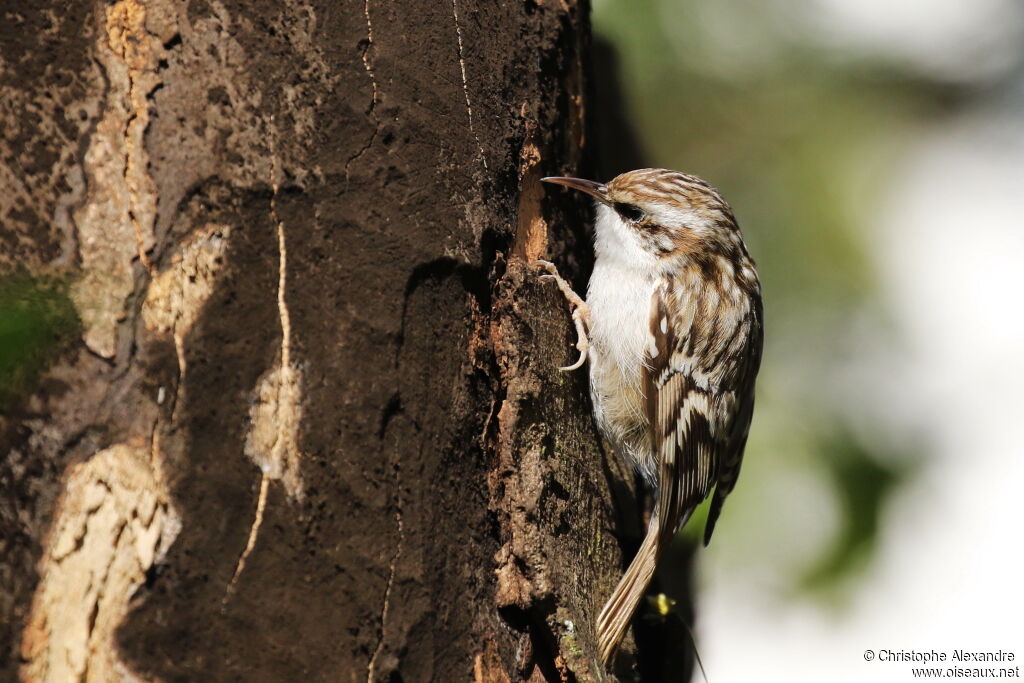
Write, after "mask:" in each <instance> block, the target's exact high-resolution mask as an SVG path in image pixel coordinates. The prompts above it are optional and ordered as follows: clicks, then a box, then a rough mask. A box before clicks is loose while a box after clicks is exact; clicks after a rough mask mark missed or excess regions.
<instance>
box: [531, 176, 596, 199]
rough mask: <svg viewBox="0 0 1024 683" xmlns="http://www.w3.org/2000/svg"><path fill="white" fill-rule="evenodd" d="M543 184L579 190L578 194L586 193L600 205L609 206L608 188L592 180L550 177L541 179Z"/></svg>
mask: <svg viewBox="0 0 1024 683" xmlns="http://www.w3.org/2000/svg"><path fill="white" fill-rule="evenodd" d="M540 180H541V182H543V183H554V184H555V185H564V186H565V187H568V188H571V189H573V190H579V191H580V192H586V193H587V194H589V195H590V196H591V197H593V198H594V199H596V200H597V201H599V202H601V203H602V204H609V205H610V204H611V201H610V200H609V199H608V188H607V186H605V184H604V183H599V182H596V181H593V180H584V179H583V178H562V177H551V178H541V179H540Z"/></svg>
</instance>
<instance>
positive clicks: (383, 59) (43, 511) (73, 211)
mask: <svg viewBox="0 0 1024 683" xmlns="http://www.w3.org/2000/svg"><path fill="white" fill-rule="evenodd" d="M7 12H8V14H7V16H10V17H13V18H12V20H11V21H10V22H8V24H9V25H8V26H7V27H5V28H4V29H3V30H4V31H6V32H7V33H8V34H9V35H8V34H5V35H4V36H3V39H2V40H0V60H2V61H0V118H2V121H3V125H4V128H5V136H4V137H3V138H2V139H0V155H2V158H0V180H2V181H3V182H4V184H5V187H6V188H9V189H8V190H5V192H4V193H2V196H0V218H2V220H3V224H2V228H0V266H3V268H4V269H5V271H11V270H14V269H18V270H21V271H25V272H28V273H30V274H33V275H46V276H50V277H53V276H56V277H61V278H66V279H67V281H68V282H70V293H71V299H72V301H73V302H74V305H75V307H76V309H77V311H78V315H79V317H80V319H81V323H82V333H81V335H80V336H79V338H77V339H76V340H75V341H74V343H72V344H71V345H70V346H67V347H62V348H61V349H59V353H58V355H57V356H56V357H55V358H54V359H53V360H52V363H51V365H50V367H49V369H48V370H47V371H46V373H45V375H44V377H43V378H42V379H41V380H40V381H39V382H38V383H37V385H36V386H35V388H34V389H33V390H32V391H31V392H30V393H29V395H25V396H22V397H21V398H20V400H19V401H18V402H16V404H12V406H10V408H9V409H5V412H4V414H3V415H2V417H0V446H2V447H3V450H4V452H5V454H6V455H5V458H4V460H3V462H2V463H0V484H2V486H3V491H2V494H3V498H4V499H5V500H8V501H9V502H8V503H7V504H5V505H4V506H3V507H0V531H2V532H3V534H2V536H0V538H2V541H0V548H2V550H3V552H2V553H0V607H2V608H3V609H4V614H5V620H4V625H3V628H2V630H0V637H2V638H3V643H2V648H0V652H2V654H0V657H2V659H0V671H2V672H3V674H5V678H14V677H17V676H20V677H22V678H23V679H24V680H39V681H46V680H54V681H56V680H60V681H66V680H82V681H85V680H112V679H125V680H135V679H138V680H196V679H202V680H236V679H239V678H244V679H245V680H275V681H277V680H294V679H299V678H300V677H301V678H304V679H313V680H332V681H333V680H339V679H340V680H360V681H361V680H366V681H370V682H373V681H396V680H415V681H421V680H422V681H426V680H437V681H448V680H475V681H479V682H481V683H483V682H491V681H501V682H503V681H517V680H531V681H540V680H548V681H572V680H593V681H601V680H610V678H611V677H610V676H608V675H607V674H605V673H604V672H602V671H601V669H600V665H599V663H598V657H597V652H596V648H595V642H594V632H593V627H592V623H593V619H594V617H595V615H596V613H597V610H598V609H599V608H600V605H601V601H602V600H603V599H604V597H605V596H607V594H608V593H609V592H610V591H611V588H612V586H613V585H614V583H615V581H616V579H617V578H618V575H619V573H620V570H621V566H622V556H621V553H620V548H619V544H618V541H617V540H616V539H617V537H618V535H619V533H617V532H616V531H615V530H616V529H618V528H620V527H622V522H621V520H619V519H618V517H617V516H616V513H615V510H616V508H617V506H619V505H620V504H621V503H623V502H624V501H629V500H631V499H632V495H633V493H632V490H631V486H632V484H631V481H632V479H631V475H630V474H629V473H627V472H625V471H623V469H622V466H621V465H620V464H619V463H617V462H616V461H615V460H613V459H612V458H611V457H609V455H608V454H606V453H604V452H603V451H602V449H601V447H600V445H599V440H598V437H597V434H596V432H595V430H594V426H593V424H592V420H591V419H590V417H589V405H588V401H587V399H586V380H585V376H584V374H583V373H574V374H563V373H559V372H558V371H557V370H556V367H557V366H559V365H565V364H566V363H567V362H571V356H572V354H573V349H572V346H571V344H572V342H573V341H574V340H573V338H572V337H573V330H572V325H571V323H570V321H569V316H568V312H567V311H566V310H565V307H564V304H563V302H562V298H561V295H560V294H559V293H558V292H557V291H556V290H555V289H554V287H553V286H549V285H548V284H545V283H543V282H541V281H539V280H538V279H537V277H536V273H535V271H533V270H532V269H531V268H530V266H529V265H528V264H529V262H530V261H531V260H533V259H535V258H538V257H555V258H557V259H559V260H560V265H561V266H562V267H563V272H569V273H575V274H576V275H577V277H579V276H580V275H581V274H585V271H586V270H587V268H588V267H589V263H588V261H587V259H588V258H589V246H588V245H587V241H586V239H585V234H584V233H583V229H582V227H581V224H580V220H579V216H580V215H582V214H584V213H585V210H584V209H583V207H582V206H580V205H565V206H560V205H554V204H550V205H549V203H548V202H547V201H545V198H544V195H543V194H542V191H541V189H540V188H539V186H538V183H537V180H538V179H539V177H540V176H542V175H560V174H569V173H578V172H582V173H584V174H585V173H587V171H588V166H589V164H590V159H591V157H592V150H589V149H588V147H587V141H586V140H587V138H586V135H585V131H586V125H585V122H584V109H583V107H584V92H583V84H584V78H583V74H584V73H585V70H586V69H585V66H586V65H585V59H586V51H587V47H588V23H587V7H586V6H585V4H584V5H580V4H577V3H575V2H560V3H547V2H545V3H538V2H525V3H476V2H467V1H466V0H452V1H451V3H450V5H449V4H444V3H442V4H440V5H436V6H416V7H413V5H410V4H409V3H404V2H397V1H378V0H364V2H361V3H360V2H349V3H345V4H342V5H338V4H336V3H313V4H306V3H299V2H297V1H294V0H293V1H286V2H283V3H279V2H257V3H251V2H229V1H223V0H210V2H203V1H198V2H191V3H185V4H182V3H175V2H171V1H170V0H151V1H143V0H119V1H118V2H114V3H105V2H79V3H76V4H74V5H72V6H69V5H67V4H66V3H60V4H56V3H51V4H50V5H46V3H43V5H36V6H33V7H32V8H31V9H20V6H14V5H12V7H11V8H8V9H7ZM566 201H569V200H566ZM577 259H580V260H577ZM632 524H633V526H636V523H635V520H634V521H633V522H632ZM634 531H635V530H634Z"/></svg>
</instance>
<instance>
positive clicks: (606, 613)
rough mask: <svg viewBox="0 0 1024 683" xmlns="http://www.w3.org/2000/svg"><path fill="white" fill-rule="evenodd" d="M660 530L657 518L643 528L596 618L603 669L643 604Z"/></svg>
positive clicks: (660, 546) (659, 544) (657, 552)
mask: <svg viewBox="0 0 1024 683" xmlns="http://www.w3.org/2000/svg"><path fill="white" fill-rule="evenodd" d="M661 536H663V534H662V533H661V530H660V529H659V525H658V520H657V517H652V518H651V522H650V524H649V525H648V526H647V535H646V536H644V541H643V543H641V544H640V550H638V551H637V553H636V557H634V558H633V561H632V562H630V563H629V568H628V569H626V573H625V574H623V575H622V579H621V580H619V585H617V586H616V587H615V590H614V591H613V592H612V596H611V597H610V598H608V602H607V603H605V606H604V607H603V608H602V609H601V614H599V615H598V617H597V643H598V649H599V650H600V652H601V660H602V661H603V662H604V664H605V665H606V666H607V665H608V662H610V661H611V659H612V656H613V655H614V654H615V650H616V649H618V647H619V643H620V642H622V638H623V637H624V636H625V635H626V630H627V629H629V623H630V622H631V621H632V620H633V613H634V612H636V608H637V607H638V606H639V605H640V601H641V600H643V597H644V593H646V592H647V586H648V585H650V583H651V579H652V578H654V570H655V568H657V566H658V558H659V557H661V551H662V549H663V547H664V545H665V544H664V543H662V542H661Z"/></svg>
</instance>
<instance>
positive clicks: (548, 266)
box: [531, 261, 590, 372]
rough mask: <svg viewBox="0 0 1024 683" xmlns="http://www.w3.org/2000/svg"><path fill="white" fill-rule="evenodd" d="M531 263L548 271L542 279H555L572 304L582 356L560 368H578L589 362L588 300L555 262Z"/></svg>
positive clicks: (564, 370) (577, 346)
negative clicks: (560, 271)
mask: <svg viewBox="0 0 1024 683" xmlns="http://www.w3.org/2000/svg"><path fill="white" fill-rule="evenodd" d="M531 265H532V266H533V267H535V268H540V269H542V270H544V271H547V272H546V273H545V274H544V275H541V279H542V280H554V281H555V284H557V285H558V288H559V289H560V290H562V295H563V296H565V298H566V300H568V302H569V305H570V306H572V321H573V323H574V324H575V325H576V337H577V341H576V350H577V351H579V352H580V357H579V358H578V359H577V360H576V362H575V363H573V364H572V365H566V366H565V367H561V368H558V369H559V370H561V371H563V372H567V371H569V370H578V369H579V368H581V367H583V364H584V363H586V362H587V353H588V351H589V350H590V339H589V337H587V330H588V329H589V327H590V307H589V306H587V302H586V301H584V300H583V297H581V296H580V295H579V294H577V293H576V292H574V291H573V289H572V285H570V284H569V283H568V282H566V281H565V279H564V278H563V277H562V276H561V275H559V274H558V268H556V267H555V264H554V263H551V262H550V261H534V262H533V263H532V264H531Z"/></svg>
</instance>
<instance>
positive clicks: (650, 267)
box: [587, 205, 658, 463]
mask: <svg viewBox="0 0 1024 683" xmlns="http://www.w3.org/2000/svg"><path fill="white" fill-rule="evenodd" d="M596 233H597V234H596V239H595V242H594V250H595V255H596V262H595V264H594V272H593V274H592V275H591V277H590V286H589V287H588V289H587V304H588V306H589V307H590V316H591V329H590V341H591V350H590V390H591V396H592V398H593V403H594V416H595V418H596V419H597V424H598V427H599V428H600V429H601V431H602V433H603V434H604V435H605V437H606V438H607V439H608V440H609V441H611V442H612V445H613V446H614V447H615V448H616V449H617V450H619V451H620V452H622V453H623V455H625V456H626V457H628V458H629V459H631V460H633V461H634V463H636V462H637V459H638V458H640V457H644V458H647V457H649V454H648V453H646V451H647V450H648V449H647V448H646V444H647V440H646V438H645V436H644V430H645V428H646V423H647V420H646V417H645V416H644V409H643V408H644V397H643V395H642V393H641V389H640V369H641V367H642V365H643V361H644V357H645V354H646V353H647V350H648V349H649V348H650V346H651V344H652V343H653V338H652V335H651V333H650V322H649V320H650V310H651V296H652V295H653V293H654V288H655V284H656V281H657V276H658V273H657V261H656V257H655V256H654V255H652V254H650V253H648V252H647V251H645V250H644V249H642V248H641V247H640V245H639V244H638V242H637V240H636V237H635V233H634V232H633V230H632V229H631V228H630V227H629V226H627V225H625V224H623V223H622V220H621V219H620V218H619V216H618V214H617V213H616V212H615V211H613V210H612V209H610V208H609V207H606V206H604V205H600V206H599V207H598V215H597V223H596Z"/></svg>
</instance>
